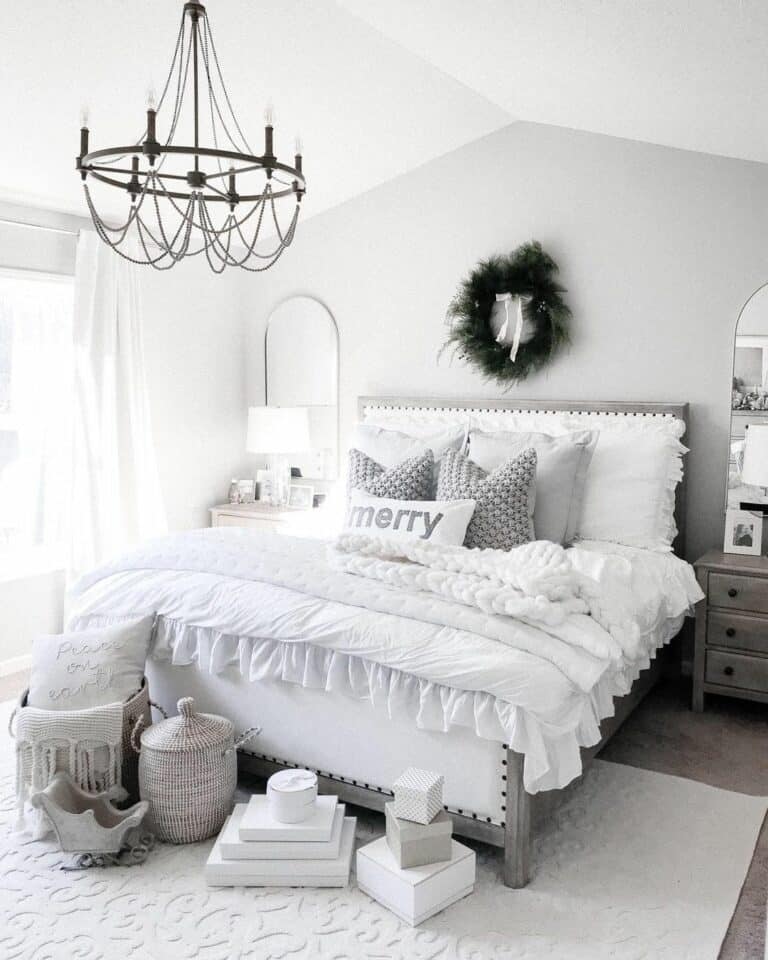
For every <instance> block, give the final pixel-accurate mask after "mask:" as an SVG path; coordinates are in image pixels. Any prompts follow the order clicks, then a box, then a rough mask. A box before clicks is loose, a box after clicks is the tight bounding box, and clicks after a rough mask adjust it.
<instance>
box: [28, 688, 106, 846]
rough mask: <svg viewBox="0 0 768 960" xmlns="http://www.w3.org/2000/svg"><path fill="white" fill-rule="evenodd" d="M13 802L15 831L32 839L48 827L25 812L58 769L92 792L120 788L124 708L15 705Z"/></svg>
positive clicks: (30, 813)
mask: <svg viewBox="0 0 768 960" xmlns="http://www.w3.org/2000/svg"><path fill="white" fill-rule="evenodd" d="M15 735H16V802H17V807H18V814H19V827H20V828H21V827H24V826H27V827H28V828H29V829H30V830H32V832H33V834H35V835H36V836H42V835H44V834H45V833H46V832H47V829H48V824H47V823H46V822H45V821H43V820H40V819H39V818H38V817H37V816H35V814H36V813H37V811H29V816H25V814H26V813H27V811H26V809H25V808H26V803H27V800H28V799H29V797H30V795H31V794H32V793H36V792H37V791H38V790H44V789H45V788H46V787H47V786H48V784H49V783H50V781H51V780H52V779H53V775H54V774H55V773H57V772H58V771H60V770H64V771H66V772H67V773H69V774H70V775H71V776H72V778H73V779H74V781H75V782H76V783H77V784H78V785H79V786H81V787H82V788H83V789H84V790H87V791H89V792H90V793H96V792H98V791H107V790H111V789H113V788H116V787H119V786H120V781H121V765H122V738H123V705H122V703H112V704H109V705H107V706H104V707H92V708H91V709H90V710H38V709H36V708H35V707H19V709H18V710H17V711H16V715H15Z"/></svg>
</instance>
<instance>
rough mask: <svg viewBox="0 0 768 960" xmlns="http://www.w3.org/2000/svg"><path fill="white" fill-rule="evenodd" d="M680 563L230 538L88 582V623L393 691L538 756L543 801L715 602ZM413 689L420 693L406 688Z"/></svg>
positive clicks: (362, 692) (79, 602)
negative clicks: (621, 699)
mask: <svg viewBox="0 0 768 960" xmlns="http://www.w3.org/2000/svg"><path fill="white" fill-rule="evenodd" d="M700 596H701V592H700V590H699V587H698V585H697V583H696V580H695V577H694V576H693V571H692V569H691V567H690V566H689V565H688V564H686V563H684V562H683V561H681V560H678V559H677V558H675V557H674V556H672V555H670V554H656V553H652V552H650V551H646V550H639V549H635V548H628V547H620V546H616V545H611V544H602V543H591V542H584V543H581V544H579V546H578V547H573V548H571V549H569V550H563V549H562V548H561V547H559V546H557V545H554V544H551V543H547V542H538V543H534V544H527V545H526V546H524V547H520V548H517V549H516V550H513V551H511V552H509V553H501V552H499V551H477V550H473V551H470V550H466V549H465V548H461V547H460V548H455V547H436V546H435V545H430V544H421V543H416V544H413V545H405V546H403V545H402V544H396V543H394V542H392V541H390V542H386V543H384V542H383V541H381V540H376V539H371V538H366V537H344V538H341V539H340V540H339V541H338V542H337V543H336V545H335V546H334V547H333V548H329V546H328V545H327V544H324V543H322V542H318V541H316V540H302V539H299V538H295V537H288V536H281V535H278V534H265V533H256V532H251V531H247V530H242V529H237V528H235V529H232V528H213V529H210V530H197V531H193V532H190V533H184V534H179V535H176V536H173V537H167V538H164V539H162V540H159V541H155V542H153V543H150V544H147V545H146V546H143V547H141V548H139V549H138V550H136V551H135V552H133V553H131V554H128V555H127V556H125V557H123V558H122V559H120V560H118V561H116V562H114V563H112V564H109V565H107V566H105V567H102V568H101V569H100V570H97V571H95V572H93V573H92V574H89V575H88V576H86V577H85V578H83V579H82V580H81V581H80V583H79V584H77V586H76V587H75V589H74V591H73V606H72V613H71V626H72V627H73V628H75V629H76V628H82V627H85V626H87V625H89V624H90V625H93V624H95V623H105V622H112V621H117V620H119V619H121V618H125V617H133V616H137V615H141V614H145V613H148V612H152V611H156V612H157V613H158V614H159V616H160V620H159V627H158V630H157V637H156V640H155V647H154V650H153V655H154V656H156V657H158V658H161V659H171V660H172V661H173V662H174V663H191V662H197V663H198V665H199V666H201V667H207V668H208V669H211V670H213V671H215V672H218V671H220V670H222V669H225V668H227V667H229V666H233V665H234V666H237V667H238V668H239V669H240V670H241V671H242V672H243V673H244V675H246V676H249V677H251V678H253V679H255V678H257V677H258V678H261V679H265V678H268V679H280V680H287V681H288V682H300V683H304V684H305V685H308V686H309V685H311V686H320V685H322V686H324V687H325V689H327V690H329V691H337V690H338V691H340V692H343V693H348V694H351V695H354V696H363V697H371V698H374V697H380V696H382V695H385V696H387V697H388V702H389V705H390V709H398V710H399V709H411V712H412V713H413V715H414V719H415V721H416V722H417V724H418V725H419V726H427V727H431V728H435V727H436V728H438V729H444V730H447V729H449V728H450V727H451V726H452V725H454V724H459V725H464V726H472V727H474V730H475V732H476V733H477V734H478V735H479V736H484V737H488V738H492V739H498V740H502V741H504V742H507V743H509V744H510V745H511V746H512V747H513V749H515V750H518V751H520V752H521V753H524V754H525V758H526V761H525V774H524V776H525V784H526V788H527V789H528V790H529V791H530V792H536V791H537V790H540V789H551V788H554V787H560V786H564V785H565V784H566V783H568V782H569V781H570V780H571V779H573V778H574V777H575V776H578V774H579V772H580V769H581V765H580V759H579V747H580V746H590V745H592V744H593V743H595V742H597V740H598V739H599V730H598V725H599V721H600V720H601V719H602V718H603V717H605V716H607V715H609V714H610V713H611V712H612V700H613V697H614V696H617V695H622V694H624V693H626V692H628V690H629V688H630V687H631V685H632V682H633V681H634V679H635V678H636V677H637V675H638V673H639V672H640V670H642V669H643V668H644V667H646V666H648V664H649V662H650V657H651V656H652V655H653V653H654V651H655V649H656V648H657V647H658V646H660V645H661V644H662V643H664V642H666V641H667V640H668V639H670V637H672V636H674V634H675V633H676V632H677V630H678V629H679V626H680V623H681V621H682V617H683V615H684V614H685V613H686V612H687V611H688V610H689V608H690V606H691V605H692V604H693V603H694V602H695V601H696V600H698V599H699V598H700ZM405 691H407V695H406V693H405Z"/></svg>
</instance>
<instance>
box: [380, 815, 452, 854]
mask: <svg viewBox="0 0 768 960" xmlns="http://www.w3.org/2000/svg"><path fill="white" fill-rule="evenodd" d="M394 807H395V805H394V804H393V803H387V804H385V806H384V811H385V813H386V818H387V845H388V847H389V849H390V850H391V851H392V855H393V856H394V858H395V863H397V865H398V867H420V866H422V865H423V864H426V863H437V862H438V861H440V860H450V859H451V834H452V833H453V821H452V820H451V818H450V817H449V816H448V814H447V813H446V812H445V810H440V811H438V813H437V815H436V816H435V818H434V819H433V820H432V822H431V823H414V822H413V821H412V820H400V819H399V818H398V817H396V816H395V813H394Z"/></svg>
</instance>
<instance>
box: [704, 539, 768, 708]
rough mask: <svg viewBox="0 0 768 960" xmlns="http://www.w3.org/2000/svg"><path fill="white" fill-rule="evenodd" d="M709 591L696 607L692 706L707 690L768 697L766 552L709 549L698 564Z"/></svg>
mask: <svg viewBox="0 0 768 960" xmlns="http://www.w3.org/2000/svg"><path fill="white" fill-rule="evenodd" d="M694 567H695V569H696V576H697V578H698V581H699V584H700V586H701V589H702V590H703V591H704V593H705V595H706V596H705V598H704V600H702V601H700V603H699V605H698V606H697V607H696V649H695V654H694V660H693V702H692V709H693V710H695V711H696V712H701V711H702V710H703V709H704V694H705V693H719V694H722V695H724V696H728V697H741V698H742V699H745V700H758V701H760V702H762V703H768V557H746V556H739V555H737V554H730V553H722V552H721V551H720V550H710V551H709V552H708V553H705V554H704V556H703V557H701V559H700V560H697V561H696V563H695V564H694Z"/></svg>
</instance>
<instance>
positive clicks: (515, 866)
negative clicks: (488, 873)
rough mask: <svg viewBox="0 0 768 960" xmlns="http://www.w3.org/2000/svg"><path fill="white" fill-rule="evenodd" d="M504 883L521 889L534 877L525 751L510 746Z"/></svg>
mask: <svg viewBox="0 0 768 960" xmlns="http://www.w3.org/2000/svg"><path fill="white" fill-rule="evenodd" d="M506 770H507V780H506V786H507V789H506V794H507V795H506V803H505V807H506V811H505V814H506V817H505V824H504V885H505V886H507V887H514V888H516V889H519V888H520V887H524V886H525V885H526V884H527V883H528V881H529V879H530V866H531V863H530V854H531V799H530V796H529V795H528V794H527V793H526V792H525V787H524V785H523V755H522V754H521V753H514V752H513V751H512V750H507V767H506Z"/></svg>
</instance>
